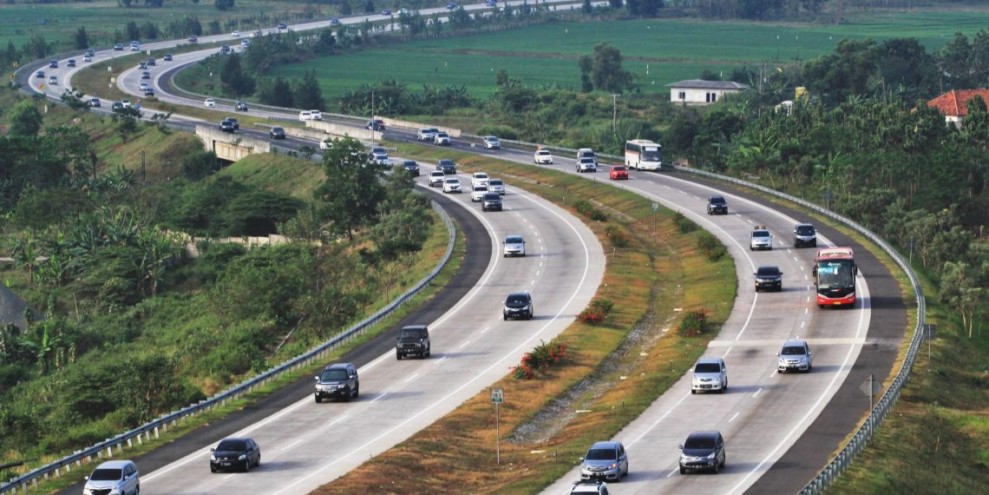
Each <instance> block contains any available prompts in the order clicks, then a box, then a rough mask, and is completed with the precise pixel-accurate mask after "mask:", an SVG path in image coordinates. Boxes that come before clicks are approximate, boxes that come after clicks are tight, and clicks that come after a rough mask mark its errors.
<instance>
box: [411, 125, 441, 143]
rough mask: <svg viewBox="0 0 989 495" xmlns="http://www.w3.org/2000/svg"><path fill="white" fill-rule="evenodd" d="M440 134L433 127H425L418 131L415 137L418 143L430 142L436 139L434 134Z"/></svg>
mask: <svg viewBox="0 0 989 495" xmlns="http://www.w3.org/2000/svg"><path fill="white" fill-rule="evenodd" d="M437 132H440V131H439V130H438V129H436V128H435V127H427V128H425V129H419V133H418V134H417V135H416V140H418V141H432V140H434V139H436V133H437Z"/></svg>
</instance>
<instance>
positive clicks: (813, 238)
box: [793, 223, 817, 247]
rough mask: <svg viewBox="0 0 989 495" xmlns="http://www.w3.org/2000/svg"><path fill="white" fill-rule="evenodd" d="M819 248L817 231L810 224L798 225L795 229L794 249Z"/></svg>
mask: <svg viewBox="0 0 989 495" xmlns="http://www.w3.org/2000/svg"><path fill="white" fill-rule="evenodd" d="M802 246H810V247H817V230H816V229H814V226H813V225H811V224H809V223H798V224H797V225H796V226H794V227H793V247H802Z"/></svg>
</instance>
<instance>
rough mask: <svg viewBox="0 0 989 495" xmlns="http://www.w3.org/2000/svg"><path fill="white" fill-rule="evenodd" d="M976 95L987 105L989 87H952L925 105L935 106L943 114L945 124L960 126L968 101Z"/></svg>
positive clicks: (966, 113)
mask: <svg viewBox="0 0 989 495" xmlns="http://www.w3.org/2000/svg"><path fill="white" fill-rule="evenodd" d="M976 96H981V97H982V101H984V102H985V103H986V104H987V105H989V89H954V90H951V91H948V92H947V93H945V94H943V95H941V96H938V97H937V98H934V99H933V100H931V101H928V102H927V106H928V107H931V108H937V109H938V110H939V111H940V112H941V113H942V114H944V122H945V124H954V125H955V127H957V128H959V129H960V128H961V126H962V119H964V118H965V116H966V115H968V102H969V100H971V99H972V98H975V97H976Z"/></svg>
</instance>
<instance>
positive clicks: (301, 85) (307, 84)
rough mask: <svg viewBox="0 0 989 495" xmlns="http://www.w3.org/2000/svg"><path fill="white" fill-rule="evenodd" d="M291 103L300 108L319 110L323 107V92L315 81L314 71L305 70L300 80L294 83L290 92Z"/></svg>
mask: <svg viewBox="0 0 989 495" xmlns="http://www.w3.org/2000/svg"><path fill="white" fill-rule="evenodd" d="M292 101H293V102H295V106H297V107H300V108H314V109H321V108H323V106H324V105H325V102H324V101H323V90H322V89H321V88H320V87H319V81H318V80H317V79H316V70H315V69H313V70H311V71H309V70H307V71H306V73H305V75H304V76H303V77H302V80H301V81H299V82H298V83H296V85H295V90H294V91H292Z"/></svg>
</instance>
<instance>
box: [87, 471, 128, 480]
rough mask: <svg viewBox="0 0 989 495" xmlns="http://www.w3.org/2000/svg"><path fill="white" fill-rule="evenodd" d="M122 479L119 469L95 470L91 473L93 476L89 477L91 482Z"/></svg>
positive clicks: (121, 472)
mask: <svg viewBox="0 0 989 495" xmlns="http://www.w3.org/2000/svg"><path fill="white" fill-rule="evenodd" d="M122 477H123V470H121V469H107V468H103V469H97V470H95V471H93V474H92V475H90V476H89V479H90V480H92V481H112V480H119V479H120V478H122Z"/></svg>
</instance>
